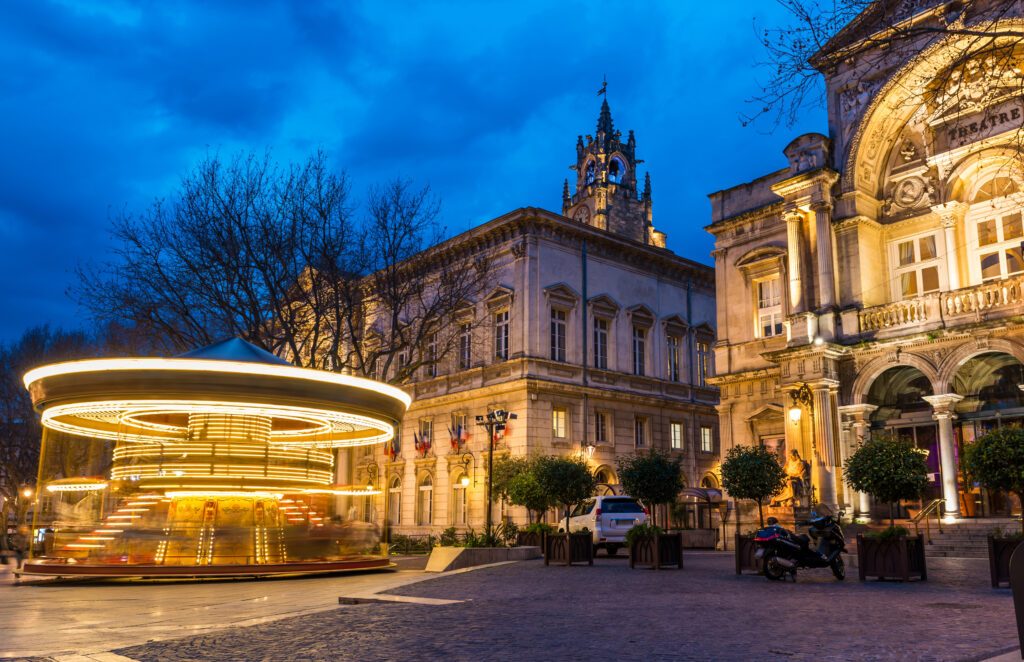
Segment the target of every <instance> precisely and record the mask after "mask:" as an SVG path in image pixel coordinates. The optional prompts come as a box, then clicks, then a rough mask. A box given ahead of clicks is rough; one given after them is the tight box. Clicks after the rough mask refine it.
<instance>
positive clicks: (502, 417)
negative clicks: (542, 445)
mask: <svg viewBox="0 0 1024 662" xmlns="http://www.w3.org/2000/svg"><path fill="white" fill-rule="evenodd" d="M515 418H516V415H515V414H513V413H511V412H508V411H505V410H504V409H495V410H494V411H489V412H487V415H486V416H477V417H476V424H477V425H479V426H481V427H483V428H486V430H487V519H486V524H485V526H484V530H485V531H486V535H487V542H488V543H489V544H490V545H492V546H493V545H494V530H493V528H492V526H491V524H492V512H491V511H492V510H493V508H492V499H493V497H492V482H493V481H492V480H491V477H492V475H493V474H494V433H495V432H498V431H501V430H504V429H505V424H506V423H507V422H508V421H510V420H513V419H515Z"/></svg>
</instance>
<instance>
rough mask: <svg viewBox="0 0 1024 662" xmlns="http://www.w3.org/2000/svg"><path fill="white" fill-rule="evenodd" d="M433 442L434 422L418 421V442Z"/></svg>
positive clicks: (427, 420) (430, 420) (423, 419)
mask: <svg viewBox="0 0 1024 662" xmlns="http://www.w3.org/2000/svg"><path fill="white" fill-rule="evenodd" d="M433 440H434V421H433V420H432V419H429V418H421V419H420V441H426V442H432V441H433Z"/></svg>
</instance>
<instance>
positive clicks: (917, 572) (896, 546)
mask: <svg viewBox="0 0 1024 662" xmlns="http://www.w3.org/2000/svg"><path fill="white" fill-rule="evenodd" d="M843 471H844V473H845V475H846V484H847V485H849V486H850V487H851V488H853V489H854V490H857V491H858V492H866V493H867V494H870V495H871V496H873V497H874V498H875V499H877V500H879V501H882V502H885V503H888V504H889V528H887V529H885V530H884V531H881V532H879V533H875V534H868V535H864V534H857V565H858V570H859V572H860V579H861V581H863V580H865V579H866V578H867V577H877V578H879V579H887V578H888V579H901V580H903V581H909V580H910V579H912V578H918V579H920V580H922V581H924V580H926V579H927V578H928V570H927V566H926V565H925V557H924V539H923V536H922V535H921V534H917V535H916V536H908V535H907V530H906V529H904V528H903V527H897V526H896V520H895V514H894V508H895V505H896V503H897V502H899V501H901V500H903V499H919V498H920V497H921V494H922V492H924V489H925V487H927V485H928V464H927V463H926V462H925V457H924V454H923V453H922V452H921V451H920V450H918V449H916V448H914V447H913V446H911V445H910V444H908V443H906V442H904V441H902V440H900V439H898V438H897V437H894V436H892V435H876V436H873V437H871V438H870V439H869V440H868V441H866V442H864V444H862V445H861V446H860V447H859V448H858V449H857V450H856V451H854V452H853V454H852V455H851V456H850V457H849V459H848V460H847V461H846V464H845V465H844V466H843Z"/></svg>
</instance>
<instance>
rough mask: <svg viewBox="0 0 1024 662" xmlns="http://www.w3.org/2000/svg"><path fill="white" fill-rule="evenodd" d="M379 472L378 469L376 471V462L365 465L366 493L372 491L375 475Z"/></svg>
mask: <svg viewBox="0 0 1024 662" xmlns="http://www.w3.org/2000/svg"><path fill="white" fill-rule="evenodd" d="M379 471H380V469H378V467H377V463H376V462H374V463H372V464H368V465H366V475H367V477H368V479H369V480H367V482H366V491H367V492H370V491H373V485H374V481H376V480H377V473H378V472H379Z"/></svg>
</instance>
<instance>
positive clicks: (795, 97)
mask: <svg viewBox="0 0 1024 662" xmlns="http://www.w3.org/2000/svg"><path fill="white" fill-rule="evenodd" d="M776 1H777V2H778V3H779V4H780V5H782V6H783V7H784V8H785V9H786V10H787V11H788V13H789V14H790V16H791V17H792V21H791V22H790V23H788V24H786V25H782V26H775V27H769V28H766V29H762V30H761V31H760V38H761V41H762V44H763V46H764V49H765V54H766V59H765V61H764V62H762V63H761V64H762V68H763V69H764V70H765V71H767V73H768V78H767V81H766V82H765V83H764V84H763V87H762V90H761V93H760V94H758V95H756V96H754V97H753V98H752V99H751V100H750V103H751V106H752V110H751V111H750V112H749V113H747V114H744V115H742V116H741V120H742V121H743V123H744V124H748V123H750V122H753V121H755V120H758V119H765V120H767V121H768V122H769V123H770V124H771V125H772V126H777V125H778V124H780V123H782V124H786V125H787V126H792V125H793V124H794V123H795V122H796V120H797V119H798V118H799V117H800V115H801V112H802V111H803V110H804V109H805V108H806V107H808V106H809V105H812V104H817V105H821V104H822V103H824V101H825V88H824V86H823V85H822V78H821V74H828V73H829V72H831V71H833V70H834V69H835V68H836V67H838V66H840V65H841V63H843V62H844V61H849V60H850V59H851V58H859V57H862V58H867V59H868V65H869V66H868V67H865V68H871V66H870V65H872V64H877V65H878V66H879V67H881V66H884V62H885V61H894V60H896V61H898V60H904V61H906V60H909V59H910V58H911V57H912V56H913V55H915V54H917V53H920V52H922V51H924V50H926V49H927V48H929V47H930V46H932V45H934V44H937V43H939V42H940V41H944V40H948V38H949V37H955V38H956V39H953V40H949V44H948V48H947V49H946V52H945V57H946V59H947V61H946V66H945V70H944V71H940V72H938V76H939V77H940V79H941V80H939V81H938V86H940V87H941V86H942V83H947V85H946V87H949V85H948V83H950V82H952V81H954V80H959V79H961V78H963V77H964V74H965V73H966V72H967V68H968V67H970V66H972V65H971V61H972V60H976V59H977V58H978V57H979V56H986V55H987V56H989V57H990V58H993V57H994V58H997V59H1000V60H1007V61H1009V60H1011V59H1013V58H1015V57H1017V56H1018V55H1019V53H1018V52H1017V51H1018V47H1019V46H1020V43H1021V40H1022V38H1024V31H1022V30H1020V29H1019V28H1016V27H1012V28H1008V27H1006V24H1004V23H1001V21H1002V20H1003V19H1005V18H1008V17H1019V14H1020V11H1021V8H1020V6H1019V3H1018V2H1015V1H1011V0H954V1H950V0H776ZM894 55H895V56H897V57H894ZM935 87H936V85H933V86H930V87H928V88H924V87H923V88H922V90H921V92H922V93H923V94H932V93H934V92H935V89H934V88H935ZM922 100H923V99H920V98H919V99H917V100H916V101H922Z"/></svg>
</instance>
